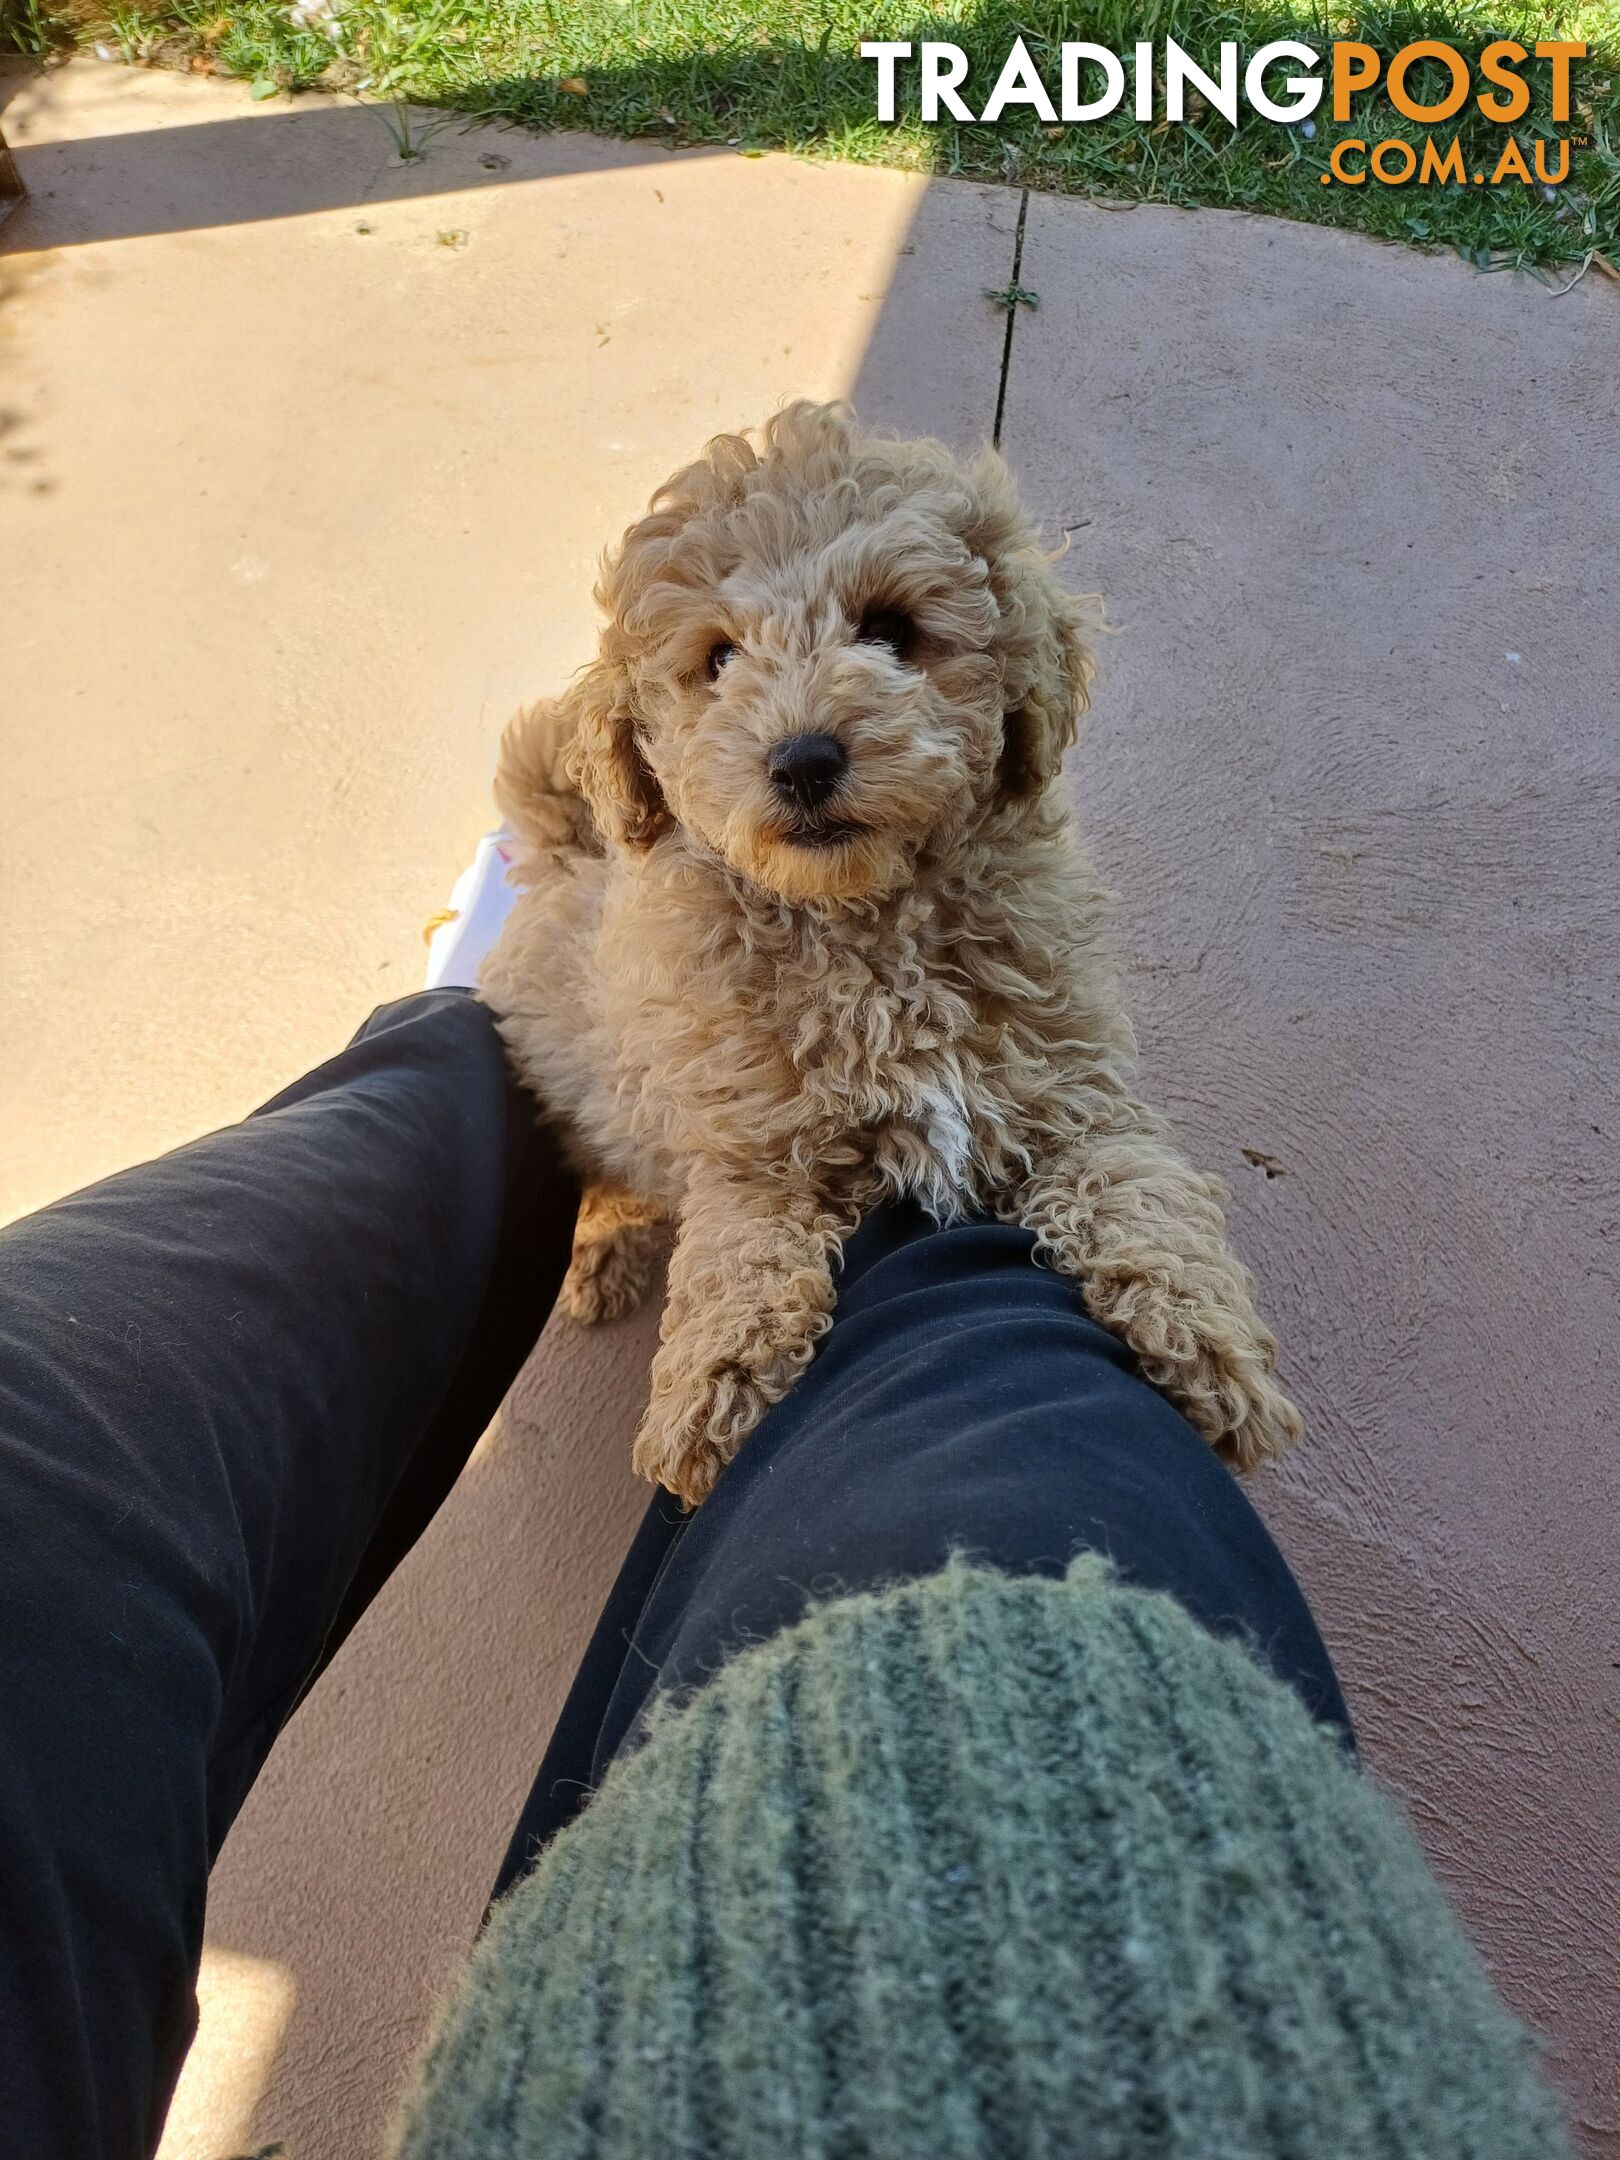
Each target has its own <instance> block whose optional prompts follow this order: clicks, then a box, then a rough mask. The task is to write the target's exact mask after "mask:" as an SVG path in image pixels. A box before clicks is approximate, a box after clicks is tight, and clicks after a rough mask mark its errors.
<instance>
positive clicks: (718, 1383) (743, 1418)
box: [632, 1366, 770, 1507]
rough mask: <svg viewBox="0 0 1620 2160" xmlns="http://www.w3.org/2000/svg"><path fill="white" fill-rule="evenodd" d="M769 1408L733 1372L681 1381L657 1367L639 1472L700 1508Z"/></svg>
mask: <svg viewBox="0 0 1620 2160" xmlns="http://www.w3.org/2000/svg"><path fill="white" fill-rule="evenodd" d="M769 1407H770V1403H769V1399H768V1398H767V1397H766V1395H765V1393H764V1391H763V1390H762V1389H761V1388H759V1387H758V1386H757V1385H755V1384H753V1383H751V1382H750V1381H749V1380H747V1379H746V1378H745V1377H744V1375H743V1374H742V1373H740V1372H737V1371H735V1370H730V1371H719V1372H711V1373H705V1374H701V1375H698V1376H695V1377H693V1378H690V1379H684V1380H683V1379H681V1378H679V1377H677V1376H676V1375H674V1374H673V1373H670V1372H667V1371H665V1372H661V1371H659V1369H658V1367H656V1366H655V1367H654V1371H653V1394H652V1400H651V1401H650V1402H649V1403H648V1405H647V1410H646V1415H645V1416H644V1417H643V1418H642V1420H641V1425H640V1429H639V1430H638V1431H637V1433H636V1444H635V1453H634V1456H633V1458H632V1460H633V1462H634V1464H635V1468H636V1470H637V1471H638V1473H639V1474H640V1475H641V1476H642V1477H644V1478H648V1479H650V1480H651V1482H652V1483H653V1484H655V1485H662V1486H663V1487H664V1488H665V1489H666V1490H667V1491H669V1492H672V1493H674V1494H675V1496H676V1498H677V1499H679V1500H684V1501H685V1503H686V1505H687V1506H688V1507H696V1506H697V1505H698V1504H699V1502H700V1501H703V1500H706V1499H707V1498H708V1497H709V1494H710V1493H711V1492H712V1491H713V1490H714V1483H715V1480H716V1478H718V1477H719V1475H720V1473H721V1471H722V1470H723V1469H724V1468H725V1467H726V1464H727V1463H728V1462H730V1460H731V1458H732V1457H733V1456H734V1455H735V1454H736V1452H737V1450H738V1448H740V1447H741V1446H742V1444H743V1442H744V1440H746V1439H747V1437H748V1435H749V1434H750V1433H751V1432H752V1431H753V1429H754V1427H755V1426H756V1425H757V1424H758V1423H759V1421H760V1419H761V1418H762V1417H763V1416H764V1415H765V1412H766V1410H767V1409H768V1408H769Z"/></svg>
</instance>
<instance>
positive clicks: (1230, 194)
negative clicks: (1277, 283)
mask: <svg viewBox="0 0 1620 2160" xmlns="http://www.w3.org/2000/svg"><path fill="white" fill-rule="evenodd" d="M0 9H3V10H4V11H5V14H6V17H7V19H8V20H9V21H10V22H11V25H12V36H13V41H14V42H16V43H18V44H20V45H22V46H23V47H24V49H33V50H39V49H40V48H41V47H42V46H43V45H44V44H45V43H46V42H47V41H49V40H52V39H55V40H61V39H63V38H72V39H80V40H83V39H90V38H94V39H99V40H101V41H102V42H103V43H105V44H107V45H109V46H110V47H111V48H112V49H113V50H115V51H117V52H119V53H121V54H122V55H123V56H124V57H125V58H128V59H132V60H139V61H144V62H146V63H147V64H153V65H164V64H170V65H181V66H184V65H188V64H199V65H203V66H207V67H211V68H213V69H217V70H219V71H220V72H223V73H228V74H232V75H238V76H242V77H245V78H246V79H247V80H248V81H249V82H251V83H252V84H253V85H254V86H255V89H256V90H257V92H258V94H259V95H261V96H270V95H274V94H277V93H279V92H282V91H296V90H299V89H302V88H305V87H307V86H309V85H312V84H322V85H325V86H327V87H329V88H338V89H345V90H351V91H353V92H355V93H356V94H357V95H359V96H361V97H364V98H368V99H374V100H380V101H388V100H398V101H406V100H409V101H413V102H416V103H420V104H426V105H436V106H441V107H446V108H450V109H452V110H454V111H457V112H462V113H468V114H475V115H478V116H481V117H489V118H498V119H504V120H510V121H517V122H521V123H523V124H525V125H527V126H531V127H539V128H556V127H572V128H588V129H593V130H595V131H597V132H599V133H602V134H608V135H619V136H632V137H635V136H639V137H653V138H655V139H657V140H659V141H662V142H666V143H670V144H672V145H683V144H716V143H719V144H734V145H735V146H736V147H737V148H738V149H739V150H740V151H742V152H744V153H747V152H749V151H757V150H764V149H785V150H789V151H794V152H799V153H803V154H810V155H817V156H831V157H840V158H847V159H854V160H856V161H859V162H864V163H871V164H885V165H901V166H905V167H908V168H910V169H912V170H916V171H924V172H935V173H950V174H957V175H960V176H963V177H965V178H969V179H976V180H1000V181H1007V182H1012V183H1016V184H1020V185H1024V186H1029V187H1033V188H1043V189H1048V190H1051V191H1053V192H1056V193H1061V194H1079V195H1101V196H1106V197H1110V198H1113V199H1115V200H1138V201H1153V202H1166V203H1178V204H1183V205H1187V206H1189V207H1192V206H1199V205H1217V206H1220V207H1224V208H1236V209H1245V210H1262V211H1267V212H1270V213H1272V214H1273V215H1277V216H1282V217H1293V218H1302V219H1307V220H1309V221H1310V222H1311V223H1313V224H1330V225H1339V226H1346V227H1350V228H1353V229H1355V230H1358V231H1362V232H1369V233H1375V234H1378V235H1380V236H1382V237H1384V238H1386V239H1391V240H1398V241H1405V242H1407V243H1410V244H1415V245H1418V246H1424V247H1451V248H1455V249H1457V250H1458V251H1459V252H1460V253H1461V254H1463V255H1464V256H1465V257H1466V258H1467V259H1468V260H1470V261H1471V262H1473V263H1475V264H1477V265H1478V267H1480V268H1481V269H1496V268H1505V267H1512V268H1521V269H1531V270H1535V271H1537V272H1539V273H1540V274H1542V275H1543V276H1545V277H1547V278H1548V279H1549V280H1550V281H1552V282H1556V283H1559V284H1567V283H1568V282H1569V281H1570V279H1571V278H1573V277H1574V276H1576V275H1577V274H1579V273H1580V272H1581V271H1583V270H1584V269H1586V268H1588V267H1590V266H1592V265H1593V263H1594V262H1595V263H1596V264H1597V265H1598V267H1599V268H1605V267H1607V266H1608V265H1610V264H1612V265H1614V266H1615V267H1616V268H1620V0H1551V4H1549V5H1547V6H1543V7H1541V8H1540V9H1537V8H1534V7H1533V6H1530V5H1528V4H1526V0H1401V4H1394V5H1377V4H1375V5H1371V6H1363V7H1360V8H1354V7H1352V8H1351V9H1349V10H1348V11H1346V12H1342V13H1341V12H1336V11H1334V10H1333V9H1332V8H1330V7H1328V6H1327V5H1326V0H1023V4H1022V5H1019V4H1018V0H964V4H962V5H959V6H958V7H957V8H956V9H955V10H952V9H950V8H948V7H947V8H943V9H938V10H934V11H931V10H929V9H928V8H927V7H919V6H917V5H916V4H915V0H913V4H911V5H901V4H897V0H753V4H743V0H407V4H401V5H395V6H390V5H387V4H385V0H349V4H348V5H347V6H346V7H345V8H344V9H343V12H342V15H341V18H340V22H341V38H340V40H339V41H338V42H336V43H334V42H333V41H332V40H330V39H329V38H328V37H327V36H325V35H323V34H321V33H320V32H319V30H316V29H308V28H306V29H298V28H295V27H294V25H293V24H292V22H291V20H290V19H289V12H288V8H287V7H286V6H285V5H282V4H276V0H167V4H166V0H0ZM1019 35H1022V36H1024V37H1025V38H1026V39H1027V40H1028V42H1029V45H1030V48H1031V51H1032V52H1033V53H1034V55H1035V58H1036V60H1037V61H1038V62H1039V63H1041V65H1042V72H1043V74H1044V75H1045V76H1046V77H1047V79H1048V80H1049V81H1050V82H1051V83H1053V84H1054V85H1055V83H1056V80H1057V73H1058V69H1057V55H1056V48H1057V46H1058V45H1059V44H1060V43H1061V42H1062V40H1063V39H1064V38H1086V39H1091V40H1094V41H1095V42H1097V43H1099V44H1102V45H1105V46H1108V47H1110V48H1113V49H1115V50H1124V51H1127V52H1128V50H1129V47H1130V45H1131V44H1132V43H1133V42H1134V41H1135V40H1136V39H1138V38H1152V39H1155V40H1162V39H1164V38H1165V37H1167V36H1171V37H1175V38H1178V39H1179V40H1180V41H1181V43H1182V44H1183V45H1184V46H1185V47H1186V48H1187V49H1188V50H1189V51H1190V52H1191V53H1192V54H1193V56H1194V57H1195V58H1196V59H1198V60H1200V61H1202V62H1203V63H1204V64H1205V65H1207V66H1211V67H1212V66H1213V65H1214V62H1215V59H1216V49H1217V47H1218V45H1219V43H1220V41H1221V39H1223V38H1228V37H1230V38H1235V39H1237V41H1238V43H1239V45H1240V47H1241V48H1242V49H1243V51H1244V52H1245V54H1246V53H1247V52H1248V51H1250V50H1252V49H1253V48H1254V47H1255V46H1257V45H1259V44H1261V43H1262V42H1264V41H1265V40H1266V39H1269V38H1273V37H1290V36H1292V37H1297V38H1303V39H1304V40H1305V42H1307V43H1308V44H1311V45H1314V46H1316V47H1317V48H1318V49H1319V50H1321V49H1325V48H1326V47H1327V46H1328V45H1329V44H1331V42H1332V41H1333V39H1334V38H1335V37H1358V38H1362V39H1364V40H1365V41H1366V42H1367V43H1369V44H1372V45H1374V46H1376V47H1377V48H1378V49H1379V50H1380V51H1381V52H1382V53H1383V54H1384V55H1385V56H1386V58H1387V56H1388V55H1389V54H1390V53H1392V52H1394V51H1395V50H1396V49H1397V48H1398V47H1400V46H1401V45H1403V44H1407V43H1410V42H1412V41H1413V40H1415V39H1418V38H1438V39H1441V40H1443V41H1444V42H1446V43H1448V44H1451V45H1454V46H1456V47H1457V48H1458V49H1459V50H1461V51H1463V52H1464V53H1466V54H1469V55H1470V56H1472V55H1476V54H1477V53H1478V52H1479V51H1480V49H1481V48H1482V47H1483V46H1484V45H1485V44H1487V43H1488V42H1489V41H1490V40H1491V39H1492V38H1494V37H1499V36H1510V37H1517V38H1518V39H1519V40H1520V41H1521V42H1522V43H1525V44H1528V45H1531V46H1533V45H1534V43H1535V42H1536V40H1537V39H1538V38H1549V37H1565V38H1584V39H1585V40H1586V41H1587V43H1588V44H1589V46H1590V47H1591V55H1592V56H1591V58H1590V59H1589V60H1588V61H1587V62H1586V63H1585V64H1584V65H1577V67H1576V69H1575V91H1576V107H1577V110H1576V115H1575V118H1574V119H1573V120H1572V121H1571V122H1570V123H1569V125H1568V127H1566V128H1564V129H1562V130H1558V129H1554V127H1553V125H1552V122H1551V120H1550V118H1549V117H1548V83H1547V79H1546V78H1547V72H1548V71H1547V69H1546V67H1545V66H1544V65H1543V64H1541V63H1532V64H1531V66H1530V67H1529V68H1528V69H1527V71H1526V73H1527V79H1529V80H1530V81H1531V83H1532V88H1533V91H1534V103H1533V104H1532V107H1531V111H1530V113H1529V115H1527V117H1526V119H1525V120H1524V121H1523V122H1522V123H1520V124H1519V125H1518V127H1516V128H1515V130H1514V133H1515V134H1516V135H1517V137H1518V139H1519V141H1520V143H1521V145H1522V146H1523V147H1524V149H1525V152H1526V158H1527V162H1528V161H1529V152H1530V145H1531V142H1532V140H1533V138H1534V137H1535V136H1536V135H1537V134H1553V133H1565V134H1570V135H1574V136H1584V137H1585V138H1586V142H1585V144H1584V146H1583V147H1580V148H1577V149H1575V150H1574V151H1573V152H1572V157H1571V171H1570V177H1569V180H1568V182H1567V183H1566V184H1565V185H1564V186H1563V187H1561V188H1559V189H1557V190H1555V191H1552V195H1551V199H1548V195H1547V193H1546V192H1544V191H1543V190H1542V189H1541V188H1539V187H1534V186H1533V187H1529V188H1525V187H1521V186H1518V185H1506V186H1502V187H1496V188H1489V187H1487V188H1475V187H1466V188H1465V187H1438V186H1430V187H1420V186H1418V185H1417V184H1415V183H1411V184H1408V185H1406V186H1404V187H1385V186H1379V185H1376V184H1374V183H1372V182H1369V183H1368V184H1367V185H1366V186H1364V187H1360V188H1349V187H1343V186H1338V185H1334V186H1323V185H1322V183H1321V175H1322V173H1323V172H1324V170H1325V169H1326V166H1327V158H1328V152H1329V150H1330V149H1331V147H1332V145H1333V142H1334V140H1335V139H1336V137H1338V136H1342V135H1352V134H1365V135H1369V136H1374V137H1376V136H1378V135H1387V134H1396V133H1400V134H1404V135H1406V136H1407V137H1408V138H1409V139H1412V140H1414V141H1416V142H1417V143H1419V144H1420V145H1421V143H1422V140H1423V131H1422V130H1421V129H1419V128H1418V127H1416V126H1414V125H1413V124H1411V123H1409V122H1406V121H1403V120H1401V119H1400V118H1399V117H1398V116H1397V115H1396V114H1395V113H1394V112H1393V111H1392V110H1391V108H1390V107H1389V105H1388V103H1387V101H1386V100H1385V99H1383V98H1382V96H1378V97H1377V98H1376V99H1375V100H1373V101H1364V117H1363V118H1362V119H1361V120H1360V121H1353V122H1351V123H1349V124H1348V125H1345V126H1336V125H1335V123H1334V122H1333V121H1332V120H1331V118H1330V117H1329V116H1328V114H1327V112H1326V109H1325V101H1324V107H1323V108H1321V109H1319V110H1318V112H1317V114H1316V115H1315V122H1314V132H1313V133H1311V134H1307V133H1306V132H1305V130H1304V129H1303V128H1290V127H1282V126H1278V125H1276V124H1274V123H1272V122H1268V121H1264V120H1260V119H1258V118H1257V117H1255V116H1254V115H1252V114H1251V113H1250V112H1249V111H1248V108H1247V106H1246V105H1245V106H1243V107H1241V108H1240V111H1241V115H1242V118H1241V124H1240V125H1239V127H1238V128H1237V129H1236V130H1235V131H1234V130H1233V129H1231V128H1229V127H1228V126H1227V124H1226V123H1225V122H1224V121H1223V120H1222V119H1221V118H1220V117H1219V115H1218V114H1214V113H1209V112H1206V113H1203V114H1202V115H1200V116H1198V117H1196V118H1195V119H1194V121H1193V123H1192V124H1190V125H1187V126H1184V127H1174V126H1166V125H1164V124H1162V123H1161V124H1159V125H1153V124H1146V123H1145V124H1138V123H1137V122H1136V121H1135V119H1134V118H1132V117H1131V115H1130V112H1129V110H1128V99H1127V109H1126V110H1124V111H1122V112H1116V113H1115V114H1114V115H1112V116H1111V117H1110V118H1109V119H1107V120H1103V121H1097V122H1092V123H1089V124H1087V125H1084V126H1077V127H1072V128H1067V129H1059V130H1050V131H1049V130H1047V129H1045V128H1043V127H1042V126H1041V125H1040V124H1039V122H1038V121H1036V120H1035V119H1034V118H1033V116H1031V115H1029V114H1028V113H1027V112H1022V113H1020V114H1019V115H1018V116H1017V117H1009V118H1008V120H1007V121H1006V122H1005V123H1004V124H1002V125H999V126H996V127H982V126H958V125H954V124H943V125H940V126H938V127H931V128H925V127H923V126H922V125H921V124H920V123H919V122H917V121H915V120H912V119H906V118H902V119H901V121H900V122H899V123H897V124H896V125H894V126H892V127H882V126H880V125H879V124H878V122H877V120H876V119H875V117H874V105H875V87H876V86H875V70H874V68H873V67H872V65H871V64H870V63H869V62H867V61H863V60H861V59H860V58H859V57H858V55H857V50H856V48H857V47H858V45H859V44H860V42H861V40H862V39H863V38H909V39H911V40H912V41H913V42H914V43H915V42H917V41H920V40H921V39H923V38H928V37H935V38H945V39H948V40H949V41H950V42H952V43H954V44H958V45H961V46H963V47H964V48H965V49H966V50H967V52H968V53H969V55H970V56H971V59H972V63H973V65H972V73H971V75H970V77H969V90H970V101H971V102H972V103H973V104H974V105H975V107H977V106H979V105H982V103H983V102H984V98H985V97H986V96H987V95H988V92H989V89H990V86H991V84H992V83H993V81H994V78H995V73H996V69H997V67H998V65H999V63H1000V61H1001V59H1002V57H1003V56H1004V55H1005V53H1006V51H1007V49H1008V47H1009V46H1010V44H1011V43H1012V40H1013V38H1014V37H1016V36H1019ZM1426 65H1432V63H1426ZM913 79H914V78H913ZM902 80H903V81H904V80H905V78H904V77H902ZM565 85H568V86H569V87H564V86H565ZM1412 86H1413V88H1414V90H1415V91H1416V93H1417V94H1418V95H1419V96H1423V95H1425V94H1426V95H1427V96H1429V97H1435V96H1437V95H1439V91H1440V88H1441V87H1443V83H1442V81H1441V79H1440V78H1439V75H1438V71H1436V83H1435V87H1434V88H1431V89H1428V90H1427V92H1425V89H1424V84H1423V73H1422V71H1421V70H1419V71H1416V72H1415V73H1414V76H1413V84H1412ZM582 91H583V94H580V93H581V92H582ZM904 102H905V101H904V100H903V102H902V111H904ZM1194 109H1195V108H1194ZM1454 132H1456V133H1459V134H1460V135H1461V136H1462V138H1463V142H1464V147H1465V152H1466V154H1467V156H1468V162H1469V165H1470V167H1471V168H1472V167H1473V166H1475V165H1476V164H1479V163H1481V162H1485V163H1488V164H1490V165H1494V163H1495V158H1496V155H1497V154H1498V153H1499V151H1500V149H1501V146H1502V143H1503V141H1504V138H1505V136H1506V133H1507V130H1505V129H1504V128H1502V127H1500V126H1494V125H1492V124H1490V123H1488V122H1485V121H1483V120H1481V119H1480V118H1479V117H1478V116H1477V114H1475V113H1473V110H1472V104H1471V103H1470V108H1469V113H1468V114H1467V115H1464V116H1459V119H1458V120H1457V121H1455V122H1450V123H1447V124H1445V125H1444V126H1442V127H1440V128H1438V129H1436V131H1435V133H1436V135H1437V137H1438V139H1439V140H1440V141H1441V142H1442V143H1444V142H1445V141H1446V140H1448V139H1449V137H1450V136H1451V135H1452V133H1454Z"/></svg>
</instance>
